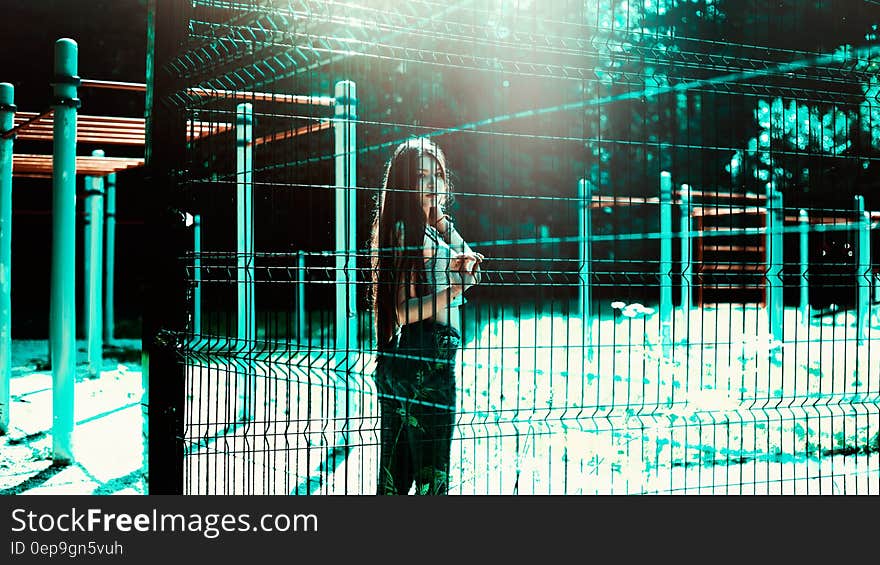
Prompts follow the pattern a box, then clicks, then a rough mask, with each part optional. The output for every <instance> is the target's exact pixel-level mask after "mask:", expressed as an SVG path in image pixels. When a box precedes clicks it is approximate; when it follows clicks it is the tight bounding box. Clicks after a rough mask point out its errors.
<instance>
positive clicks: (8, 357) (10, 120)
mask: <svg viewBox="0 0 880 565" xmlns="http://www.w3.org/2000/svg"><path fill="white" fill-rule="evenodd" d="M14 125H15V90H14V88H13V86H12V85H11V84H9V83H8V82H4V83H0V134H2V133H3V132H6V131H9V130H11V129H12V127H13V126H14ZM12 143H13V138H12V136H10V137H0V434H5V433H8V432H9V405H10V404H9V403H10V402H11V401H12V397H11V395H10V393H9V385H10V382H11V381H12Z"/></svg>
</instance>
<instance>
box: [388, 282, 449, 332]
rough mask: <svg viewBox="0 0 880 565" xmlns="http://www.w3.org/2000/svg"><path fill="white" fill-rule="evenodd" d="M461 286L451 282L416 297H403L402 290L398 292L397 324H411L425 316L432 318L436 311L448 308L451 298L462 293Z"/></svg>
mask: <svg viewBox="0 0 880 565" xmlns="http://www.w3.org/2000/svg"><path fill="white" fill-rule="evenodd" d="M462 290H463V286H462V285H460V284H451V285H449V286H446V287H443V288H441V289H439V290H438V291H437V292H434V293H431V294H427V295H425V296H420V297H418V298H409V299H407V298H405V297H404V295H403V292H400V293H399V294H398V301H397V324H398V325H400V326H403V325H406V324H412V323H414V322H418V321H420V320H424V319H426V318H433V317H434V316H435V315H436V314H437V312H438V311H442V310H444V309H447V308H449V305H450V304H452V300H453V299H454V298H455V297H456V296H458V295H459V294H461V293H462Z"/></svg>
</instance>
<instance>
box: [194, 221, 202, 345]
mask: <svg viewBox="0 0 880 565" xmlns="http://www.w3.org/2000/svg"><path fill="white" fill-rule="evenodd" d="M193 333H194V334H195V335H199V334H201V333H202V217H201V216H200V215H198V214H196V215H195V216H193Z"/></svg>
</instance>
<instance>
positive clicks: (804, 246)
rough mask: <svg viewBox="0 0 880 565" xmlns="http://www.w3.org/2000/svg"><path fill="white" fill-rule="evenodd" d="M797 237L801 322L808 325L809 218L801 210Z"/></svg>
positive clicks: (805, 212) (804, 211)
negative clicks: (798, 241)
mask: <svg viewBox="0 0 880 565" xmlns="http://www.w3.org/2000/svg"><path fill="white" fill-rule="evenodd" d="M798 236H799V238H800V245H799V246H798V247H799V248H800V267H801V268H800V273H801V276H800V289H801V297H800V307H801V321H802V322H803V323H804V324H805V325H808V326H809V325H810V281H809V279H808V278H807V272H808V271H809V269H810V217H809V215H807V211H806V210H804V209H803V208H801V210H800V212H798Z"/></svg>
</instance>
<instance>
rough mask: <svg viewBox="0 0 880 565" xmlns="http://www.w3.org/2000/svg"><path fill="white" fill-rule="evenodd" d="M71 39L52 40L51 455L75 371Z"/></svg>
mask: <svg viewBox="0 0 880 565" xmlns="http://www.w3.org/2000/svg"><path fill="white" fill-rule="evenodd" d="M77 67H78V64H77V45H76V42H75V41H73V40H72V39H59V40H58V41H56V42H55V82H54V84H53V87H54V95H55V101H54V104H53V108H54V114H55V117H54V124H53V138H54V147H53V153H52V281H51V300H50V308H49V309H50V320H49V322H50V324H49V335H50V340H51V348H52V356H51V357H52V454H53V455H52V457H53V459H54V460H55V462H56V463H70V462H72V461H73V460H74V458H73V445H72V436H73V405H74V402H73V401H74V378H75V376H76V263H75V261H76V114H77V108H78V107H79V99H78V98H77V86H78V85H79V77H77Z"/></svg>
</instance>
